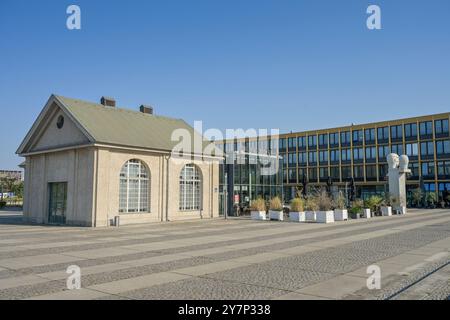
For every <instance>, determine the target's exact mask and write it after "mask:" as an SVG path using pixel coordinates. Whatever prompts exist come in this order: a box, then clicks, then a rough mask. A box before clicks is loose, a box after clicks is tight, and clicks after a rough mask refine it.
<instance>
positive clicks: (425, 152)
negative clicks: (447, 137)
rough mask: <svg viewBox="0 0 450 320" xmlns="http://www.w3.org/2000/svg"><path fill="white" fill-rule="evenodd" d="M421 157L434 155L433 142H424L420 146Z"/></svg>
mask: <svg viewBox="0 0 450 320" xmlns="http://www.w3.org/2000/svg"><path fill="white" fill-rule="evenodd" d="M420 155H421V156H432V155H434V145H433V142H431V141H430V142H422V143H421V144H420Z"/></svg>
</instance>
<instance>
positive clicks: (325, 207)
mask: <svg viewBox="0 0 450 320" xmlns="http://www.w3.org/2000/svg"><path fill="white" fill-rule="evenodd" d="M332 205H333V201H332V200H331V197H330V196H329V195H328V193H327V192H326V191H325V190H322V191H320V192H319V194H318V195H317V206H318V209H319V210H318V211H317V212H316V222H318V223H332V222H334V211H333V210H331V209H332Z"/></svg>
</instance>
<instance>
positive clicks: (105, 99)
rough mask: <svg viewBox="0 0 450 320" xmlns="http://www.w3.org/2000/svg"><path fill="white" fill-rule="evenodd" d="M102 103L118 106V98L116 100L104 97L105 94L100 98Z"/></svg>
mask: <svg viewBox="0 0 450 320" xmlns="http://www.w3.org/2000/svg"><path fill="white" fill-rule="evenodd" d="M100 103H101V104H102V105H104V106H105V107H115V106H116V100H114V99H113V98H109V97H104V96H103V97H102V98H101V99H100Z"/></svg>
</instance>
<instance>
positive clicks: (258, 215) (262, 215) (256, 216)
mask: <svg viewBox="0 0 450 320" xmlns="http://www.w3.org/2000/svg"><path fill="white" fill-rule="evenodd" d="M251 217H252V220H266V219H267V217H266V212H265V211H252V212H251Z"/></svg>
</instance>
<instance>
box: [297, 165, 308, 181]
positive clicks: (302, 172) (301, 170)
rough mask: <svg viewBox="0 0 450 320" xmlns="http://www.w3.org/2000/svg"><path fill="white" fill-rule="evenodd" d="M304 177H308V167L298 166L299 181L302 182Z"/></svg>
mask: <svg viewBox="0 0 450 320" xmlns="http://www.w3.org/2000/svg"><path fill="white" fill-rule="evenodd" d="M303 177H306V168H298V181H299V182H302V181H303Z"/></svg>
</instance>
